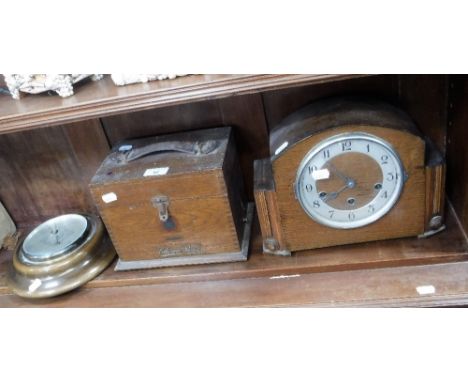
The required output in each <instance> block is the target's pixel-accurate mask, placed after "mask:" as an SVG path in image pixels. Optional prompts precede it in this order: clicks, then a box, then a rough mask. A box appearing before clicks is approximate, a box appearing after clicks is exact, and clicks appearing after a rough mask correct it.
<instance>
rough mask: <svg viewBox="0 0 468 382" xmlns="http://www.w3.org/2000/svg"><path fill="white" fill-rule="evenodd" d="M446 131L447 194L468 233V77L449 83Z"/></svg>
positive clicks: (459, 77)
mask: <svg viewBox="0 0 468 382" xmlns="http://www.w3.org/2000/svg"><path fill="white" fill-rule="evenodd" d="M448 119H449V122H448V132H447V193H448V197H449V199H450V200H451V202H452V203H453V206H454V208H455V210H456V211H457V214H458V216H459V218H460V220H461V223H462V224H463V227H464V229H465V232H467V231H468V177H467V174H468V150H467V143H468V138H467V125H468V76H466V75H460V76H453V77H452V78H451V81H450V101H449V117H448Z"/></svg>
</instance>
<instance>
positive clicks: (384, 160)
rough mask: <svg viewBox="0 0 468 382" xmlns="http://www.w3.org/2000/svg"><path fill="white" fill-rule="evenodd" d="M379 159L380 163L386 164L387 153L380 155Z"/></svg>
mask: <svg viewBox="0 0 468 382" xmlns="http://www.w3.org/2000/svg"><path fill="white" fill-rule="evenodd" d="M380 160H381V161H382V164H387V163H388V155H382V157H381V158H380Z"/></svg>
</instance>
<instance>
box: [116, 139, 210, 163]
mask: <svg viewBox="0 0 468 382" xmlns="http://www.w3.org/2000/svg"><path fill="white" fill-rule="evenodd" d="M217 146H218V144H217V141H214V140H208V141H203V142H198V141H197V142H181V141H172V142H156V143H152V144H149V145H146V146H143V147H135V148H133V147H132V148H131V149H130V150H128V151H126V152H125V155H124V157H125V160H126V161H127V162H131V161H134V160H136V159H139V158H141V157H144V156H147V155H153V154H158V153H161V152H179V153H185V154H192V155H207V154H210V153H212V152H213V151H214V150H215V149H216V148H217Z"/></svg>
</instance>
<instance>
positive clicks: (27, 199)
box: [0, 120, 109, 225]
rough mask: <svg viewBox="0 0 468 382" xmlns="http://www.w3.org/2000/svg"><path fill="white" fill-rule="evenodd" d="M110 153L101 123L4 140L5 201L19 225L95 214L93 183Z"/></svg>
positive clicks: (0, 195)
mask: <svg viewBox="0 0 468 382" xmlns="http://www.w3.org/2000/svg"><path fill="white" fill-rule="evenodd" d="M108 149H109V146H108V143H107V140H106V138H105V135H104V133H103V130H102V127H101V125H100V123H99V121H98V120H91V121H86V122H78V123H76V124H72V125H67V126H56V127H51V128H46V129H41V130H36V131H27V132H21V133H14V134H7V135H0V179H1V186H0V200H2V203H3V204H4V205H5V206H6V208H7V210H8V211H9V212H10V214H11V216H12V218H13V220H14V221H15V222H16V223H17V224H18V225H25V224H34V223H39V222H42V221H44V220H45V219H47V218H50V217H53V216H56V215H59V214H62V213H67V212H72V211H73V212H74V211H81V212H95V211H96V210H95V207H94V203H93V201H92V199H91V195H90V193H89V190H88V183H89V181H90V180H91V177H92V175H93V174H94V172H95V171H96V168H97V167H98V166H99V164H100V163H101V161H102V160H103V159H104V157H105V156H106V154H107V152H108Z"/></svg>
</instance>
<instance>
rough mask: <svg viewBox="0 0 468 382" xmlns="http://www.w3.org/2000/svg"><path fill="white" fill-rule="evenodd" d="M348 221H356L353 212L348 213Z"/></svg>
mask: <svg viewBox="0 0 468 382" xmlns="http://www.w3.org/2000/svg"><path fill="white" fill-rule="evenodd" d="M348 219H349V220H354V219H356V215H354V212H350V213H349V214H348Z"/></svg>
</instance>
